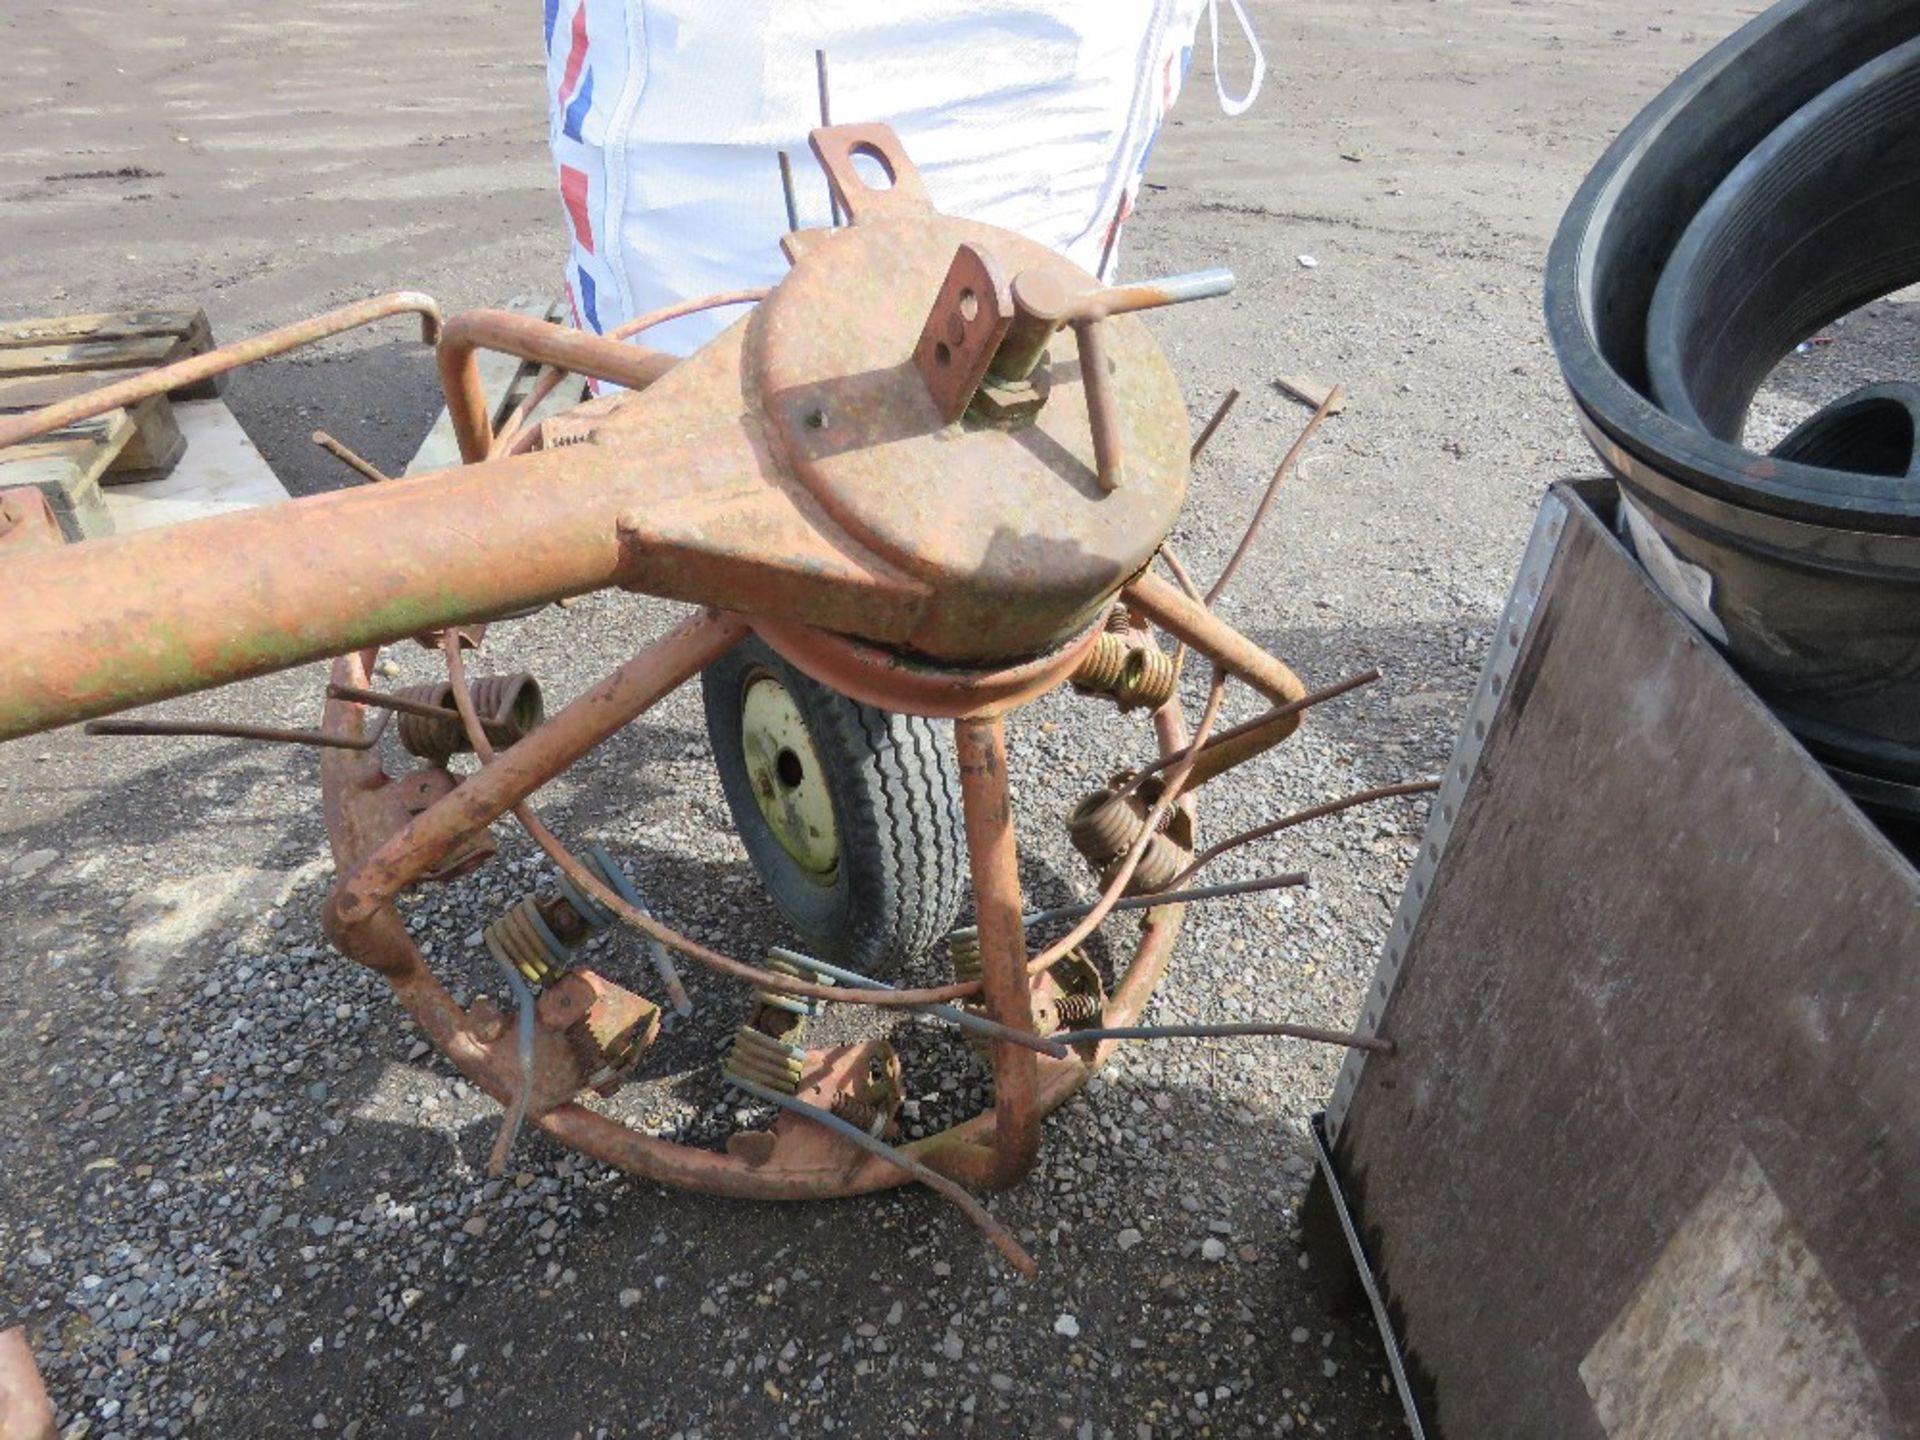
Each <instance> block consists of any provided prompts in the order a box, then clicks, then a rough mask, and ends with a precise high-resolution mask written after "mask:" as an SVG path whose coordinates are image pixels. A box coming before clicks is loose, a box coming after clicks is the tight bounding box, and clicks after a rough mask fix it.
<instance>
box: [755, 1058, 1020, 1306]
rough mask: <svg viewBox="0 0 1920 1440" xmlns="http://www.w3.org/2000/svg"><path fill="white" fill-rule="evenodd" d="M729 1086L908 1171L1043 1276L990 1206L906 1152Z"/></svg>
mask: <svg viewBox="0 0 1920 1440" xmlns="http://www.w3.org/2000/svg"><path fill="white" fill-rule="evenodd" d="M727 1083H728V1084H729V1085H732V1086H733V1087H734V1088H735V1089H738V1090H741V1091H743V1092H745V1093H746V1094H748V1095H751V1096H753V1097H754V1098H755V1099H756V1100H764V1101H766V1102H767V1103H768V1104H769V1105H778V1106H779V1107H780V1108H781V1109H782V1110H791V1111H792V1112H793V1113H794V1114H796V1115H804V1116H805V1117H806V1118H807V1119H809V1120H811V1121H813V1122H814V1123H816V1124H819V1125H824V1126H826V1127H827V1129H829V1130H831V1131H833V1133H834V1134H836V1135H839V1136H842V1137H844V1138H845V1139H848V1140H851V1141H852V1142H853V1143H854V1144H856V1145H858V1146H859V1147H860V1148H861V1149H862V1150H865V1151H866V1152H867V1153H868V1154H870V1155H877V1156H879V1157H880V1158H881V1159H882V1160H884V1161H886V1162H887V1163H888V1164H889V1165H892V1166H894V1167H896V1168H897V1169H901V1170H904V1171H906V1172H907V1174H909V1175H911V1176H912V1177H913V1178H914V1179H916V1180H918V1181H919V1182H920V1183H921V1184H923V1185H925V1186H927V1187H928V1188H929V1189H932V1190H937V1191H938V1192H939V1193H940V1194H942V1195H944V1196H946V1197H947V1199H949V1200H951V1201H952V1202H953V1203H954V1204H955V1205H958V1206H959V1207H960V1209H961V1211H962V1212H963V1213H964V1214H965V1215H966V1217H967V1218H968V1219H969V1220H971V1221H972V1222H973V1223H974V1224H975V1225H976V1226H977V1227H978V1228H979V1230H980V1233H981V1234H983V1235H985V1236H986V1237H987V1239H989V1240H991V1241H992V1242H993V1246H994V1248H995V1249H996V1250H998V1251H999V1252H1000V1253H1001V1254H1002V1255H1004V1256H1006V1257H1007V1260H1008V1262H1009V1263H1010V1264H1011V1265H1012V1266H1013V1268H1014V1269H1016V1270H1018V1271H1019V1272H1020V1273H1021V1274H1022V1275H1025V1276H1026V1277H1027V1278H1028V1279H1032V1278H1033V1277H1034V1276H1035V1275H1038V1274H1039V1273H1040V1267H1039V1266H1038V1265H1036V1264H1035V1263H1034V1260H1033V1257H1032V1256H1031V1255H1029V1254H1028V1253H1027V1252H1026V1251H1025V1250H1024V1249H1022V1248H1021V1246H1020V1242H1019V1241H1018V1240H1016V1239H1014V1238H1013V1236H1012V1235H1011V1234H1010V1233H1009V1232H1008V1231H1007V1229H1006V1227H1005V1226H1003V1225H1002V1224H1001V1223H1000V1222H999V1221H998V1220H995V1219H994V1218H993V1216H992V1215H990V1214H989V1213H988V1212H987V1207H986V1206H984V1205H982V1204H981V1203H980V1202H979V1201H978V1200H976V1199H974V1198H973V1196H971V1195H969V1194H968V1193H967V1192H966V1190H964V1189H963V1188H962V1187H961V1186H959V1185H956V1184H955V1183H954V1182H953V1181H951V1180H949V1179H948V1178H947V1177H946V1176H944V1175H942V1174H939V1173H938V1172H937V1171H933V1170H929V1169H928V1168H927V1167H926V1166H925V1165H922V1164H921V1163H920V1162H919V1161H918V1160H916V1159H914V1158H913V1157H912V1156H911V1155H909V1154H907V1153H906V1152H905V1151H904V1150H896V1149H895V1148H894V1147H893V1146H891V1145H889V1144H887V1142H886V1141H884V1140H880V1139H877V1138H875V1137H874V1136H872V1135H869V1134H868V1133H867V1132H866V1131H864V1130H862V1129H861V1128H860V1127H859V1126H858V1125H850V1124H848V1123H847V1122H846V1121H845V1120H842V1119H841V1118H840V1117H839V1116H838V1115H835V1114H833V1113H832V1112H831V1111H828V1110H822V1109H821V1108H820V1107H819V1106H818V1105H809V1104H807V1102H806V1101H804V1100H796V1099H794V1097H793V1096H791V1095H782V1094H781V1093H780V1092H779V1091H778V1090H769V1089H768V1088H767V1087H766V1086H764V1085H760V1084H756V1083H755V1082H754V1081H752V1080H743V1079H741V1078H740V1077H739V1076H738V1075H730V1076H728V1077H727Z"/></svg>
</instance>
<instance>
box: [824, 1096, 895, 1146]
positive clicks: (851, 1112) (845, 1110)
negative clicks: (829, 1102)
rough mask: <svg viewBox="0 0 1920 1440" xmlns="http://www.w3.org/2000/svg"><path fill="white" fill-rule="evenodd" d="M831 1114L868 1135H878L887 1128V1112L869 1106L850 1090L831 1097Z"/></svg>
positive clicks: (874, 1106)
mask: <svg viewBox="0 0 1920 1440" xmlns="http://www.w3.org/2000/svg"><path fill="white" fill-rule="evenodd" d="M833 1113H834V1114H835V1115H838V1116H839V1117H840V1118H841V1119H842V1120H844V1121H846V1122H847V1123H848V1124H849V1125H854V1126H857V1127H858V1128H860V1129H862V1130H864V1131H866V1132H867V1134H869V1135H879V1134H881V1133H882V1132H883V1131H885V1130H886V1128H887V1112H886V1111H884V1110H882V1109H880V1108H879V1107H878V1106H877V1105H871V1104H869V1103H868V1102H867V1101H865V1100H863V1099H861V1098H860V1097H859V1096H858V1095H855V1094H854V1093H853V1092H852V1091H851V1090H842V1091H841V1092H840V1093H839V1094H838V1095H836V1096H834V1097H833Z"/></svg>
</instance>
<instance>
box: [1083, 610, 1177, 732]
mask: <svg viewBox="0 0 1920 1440" xmlns="http://www.w3.org/2000/svg"><path fill="white" fill-rule="evenodd" d="M1116 613H1119V614H1122V615H1124V614H1125V613H1126V612H1125V611H1119V612H1116ZM1108 624H1109V628H1108V629H1106V630H1103V631H1102V632H1101V633H1100V634H1099V636H1097V637H1096V638H1095V640H1094V642H1093V648H1092V649H1091V650H1089V651H1088V652H1087V655H1086V658H1085V659H1083V660H1082V661H1081V662H1080V664H1079V666H1078V667H1077V668H1076V669H1075V670H1074V672H1073V677H1072V679H1073V685H1074V687H1075V688H1076V689H1079V690H1082V691H1085V692H1087V693H1089V694H1094V695H1105V696H1107V697H1108V698H1109V699H1110V700H1112V701H1113V702H1114V703H1115V704H1117V705H1118V706H1119V707H1120V708H1121V709H1122V710H1123V711H1124V710H1133V709H1137V708H1138V707H1140V706H1142V705H1144V706H1146V707H1148V708H1149V709H1154V710H1158V709H1159V708H1160V707H1161V706H1162V705H1164V704H1166V703H1167V701H1169V700H1171V699H1172V698H1173V693H1174V690H1175V688H1176V686H1177V684H1178V682H1179V678H1180V676H1179V672H1178V671H1177V670H1176V669H1175V668H1174V664H1173V657H1172V656H1171V655H1169V654H1167V653H1166V651H1164V650H1162V649H1161V648H1160V647H1159V646H1158V645H1156V644H1154V643H1153V641H1152V640H1150V639H1148V638H1147V637H1146V636H1145V635H1143V634H1141V633H1140V632H1139V631H1137V630H1132V629H1126V628H1122V629H1119V630H1115V629H1113V628H1111V627H1112V621H1111V617H1109V622H1108Z"/></svg>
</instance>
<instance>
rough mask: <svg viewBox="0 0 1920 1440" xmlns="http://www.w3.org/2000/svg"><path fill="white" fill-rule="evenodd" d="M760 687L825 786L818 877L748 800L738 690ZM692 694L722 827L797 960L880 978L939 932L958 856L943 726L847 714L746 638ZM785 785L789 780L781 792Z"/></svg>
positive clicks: (960, 841) (953, 787)
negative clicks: (797, 735)
mask: <svg viewBox="0 0 1920 1440" xmlns="http://www.w3.org/2000/svg"><path fill="white" fill-rule="evenodd" d="M768 678H770V679H772V680H774V681H777V682H778V683H779V684H780V685H781V686H783V687H785V690H786V694H787V696H789V697H790V698H791V700H792V702H793V708H794V709H795V710H797V711H798V714H799V719H800V721H801V723H802V724H803V725H804V728H805V732H806V739H807V740H808V741H810V742H811V745H812V750H813V754H814V757H815V758H816V759H817V762H818V765H819V769H820V772H821V776H820V778H822V779H824V781H825V788H826V792H827V797H828V799H829V800H830V802H831V806H832V811H833V824H834V828H835V831H836V832H837V842H838V843H837V847H836V848H837V856H836V858H835V861H834V863H833V866H832V871H831V873H830V874H825V875H823V874H821V873H820V872H819V871H818V869H809V868H807V867H806V866H804V865H803V864H802V863H801V862H800V861H799V860H797V859H796V858H795V856H794V855H793V854H791V853H790V852H789V850H788V848H787V846H786V845H785V844H783V843H782V841H781V838H780V836H779V835H778V834H776V832H775V831H774V829H773V827H772V825H770V824H769V823H768V819H767V816H766V814H765V813H763V811H762V808H761V802H760V800H759V799H758V798H756V794H755V781H754V770H753V766H752V764H751V762H750V759H749V755H748V752H747V745H748V735H747V731H746V725H745V723H744V722H745V715H746V707H747V701H748V694H749V690H750V688H751V687H753V686H754V685H755V684H756V682H758V681H761V680H762V679H768ZM700 688H701V693H702V697H703V699H704V700H705V703H706V712H707V738H708V739H709V741H711V743H712V745H713V756H714V764H715V767H716V768H717V769H718V770H719V772H720V785H721V788H722V789H723V790H724V791H725V792H726V797H727V808H728V809H729V810H731V811H732V812H733V823H734V826H735V828H736V829H737V830H738V831H739V833H740V838H741V840H742V841H743V842H745V844H746V847H747V856H748V858H749V859H750V860H751V861H752V862H753V868H754V869H755V871H757V872H758V873H759V876H760V879H761V882H762V883H763V884H764V885H765V886H766V887H767V891H768V893H769V894H771V895H772V897H773V901H774V904H776V905H777V906H779V907H780V910H781V912H782V913H783V914H784V915H785V916H786V917H787V919H788V920H789V921H790V922H791V923H792V925H793V928H794V930H795V931H796V932H798V934H799V936H800V938H801V941H802V942H803V943H804V945H805V946H806V948H807V949H808V950H809V951H810V952H811V953H813V954H815V955H818V956H819V957H820V958H821V959H824V960H831V961H833V962H835V963H837V964H842V965H846V966H848V967H849V968H851V969H855V970H860V971H862V972H864V973H867V974H887V973H892V972H896V971H898V970H899V968H900V967H901V966H902V965H904V964H905V963H906V962H907V961H908V960H910V959H913V958H914V957H916V956H918V955H921V954H923V953H925V952H926V951H927V950H928V949H930V948H931V947H932V946H933V945H934V944H935V942H937V941H938V940H939V939H940V937H941V936H942V935H944V934H945V933H946V932H947V931H948V930H949V929H951V928H952V926H953V922H954V919H955V917H956V916H957V915H958V914H959V910H960V903H961V899H962V896H963V893H964V890H965V886H966V876H967V866H966V853H967V852H966V835H965V832H964V830H963V828H962V822H961V811H960V776H959V766H958V762H957V761H956V759H955V756H954V752H953V745H952V737H951V736H950V735H949V733H948V729H947V727H946V726H944V725H936V724H935V723H934V722H933V721H931V720H926V719H923V718H920V717H918V716H911V715H895V714H891V713H889V712H887V711H885V710H876V709H874V708H873V707H872V706H870V705H862V704H860V703H858V702H857V701H854V700H849V699H848V698H847V697H846V696H844V695H841V694H839V693H837V692H836V691H833V690H830V689H828V688H827V687H825V686H824V685H820V684H818V683H816V682H815V681H813V680H810V679H809V678H808V677H807V676H806V675H804V674H802V673H801V672H800V671H799V670H797V669H795V668H794V667H793V666H791V665H789V664H788V663H787V662H786V661H784V660H782V659H781V658H780V657H779V656H778V655H776V654H774V653H773V651H772V650H771V649H769V648H768V647H767V645H766V644H765V643H764V642H763V641H761V640H759V639H757V638H750V639H748V640H745V641H742V642H741V643H740V644H739V645H738V646H736V647H735V648H734V649H733V650H731V651H729V652H728V653H727V654H726V655H724V656H723V657H721V658H720V659H719V660H716V661H715V662H714V663H713V664H712V665H710V666H708V667H707V669H706V672H705V673H704V674H703V675H702V676H701V680H700ZM783 763H784V756H783ZM799 773H800V772H799V769H798V767H795V768H794V769H793V773H792V775H791V776H789V777H788V778H793V779H796V780H797V778H798V775H799ZM763 774H764V770H763Z"/></svg>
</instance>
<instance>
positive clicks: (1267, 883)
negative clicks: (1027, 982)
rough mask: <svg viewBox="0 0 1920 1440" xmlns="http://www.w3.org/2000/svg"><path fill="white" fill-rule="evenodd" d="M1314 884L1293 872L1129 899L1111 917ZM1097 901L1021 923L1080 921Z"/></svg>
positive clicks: (1058, 908)
mask: <svg viewBox="0 0 1920 1440" xmlns="http://www.w3.org/2000/svg"><path fill="white" fill-rule="evenodd" d="M1312 883H1313V877H1312V876H1310V875H1308V874H1307V872H1306V871H1304V870H1295V871H1290V872H1289V873H1287V874H1285V875H1265V876H1262V877H1261V878H1260V879H1258V880H1234V881H1230V882H1228V883H1226V884H1223V885H1201V886H1196V887H1195V888H1193V889H1191V890H1160V891H1156V892H1155V893H1153V894H1151V895H1129V896H1127V897H1126V898H1124V899H1121V900H1116V901H1114V903H1113V909H1112V910H1110V911H1109V912H1108V913H1109V914H1118V913H1119V912H1120V911H1122V910H1156V909H1158V908H1159V907H1160V906H1162V905H1187V904H1191V903H1192V902H1193V901H1195V900H1220V899H1224V898H1226V897H1227V896H1229V895H1257V894H1259V893H1260V892H1261V891H1263V890H1285V889H1290V888H1294V887H1297V886H1301V885H1309V884H1312ZM1095 903H1097V902H1095V901H1091V900H1090V901H1087V902H1085V903H1084V904H1080V905H1060V906H1056V907H1055V908H1054V909H1052V910H1035V911H1033V912H1032V913H1031V914H1028V915H1025V916H1023V917H1022V918H1021V921H1020V923H1021V924H1022V925H1024V926H1026V928H1027V929H1029V930H1031V929H1033V928H1034V927H1035V926H1036V925H1046V924H1049V923H1051V922H1053V921H1057V920H1078V919H1079V918H1080V917H1081V916H1082V915H1085V914H1087V913H1088V912H1090V911H1091V910H1092V909H1093V907H1094V905H1095Z"/></svg>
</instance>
